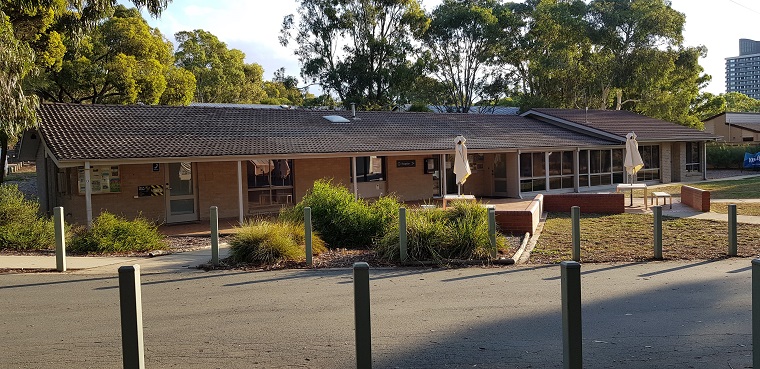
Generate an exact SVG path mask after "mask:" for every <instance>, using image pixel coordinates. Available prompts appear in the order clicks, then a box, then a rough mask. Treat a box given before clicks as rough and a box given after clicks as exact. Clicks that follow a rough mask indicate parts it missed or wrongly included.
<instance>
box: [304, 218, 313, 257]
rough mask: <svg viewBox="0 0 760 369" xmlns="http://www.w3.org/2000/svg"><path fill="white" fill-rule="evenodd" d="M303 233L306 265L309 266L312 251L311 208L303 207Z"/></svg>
mask: <svg viewBox="0 0 760 369" xmlns="http://www.w3.org/2000/svg"><path fill="white" fill-rule="evenodd" d="M303 234H304V242H305V245H304V251H305V252H306V265H308V266H311V265H312V264H313V260H312V257H313V255H314V252H313V251H312V248H311V242H312V239H311V208H310V207H308V206H307V207H305V208H303Z"/></svg>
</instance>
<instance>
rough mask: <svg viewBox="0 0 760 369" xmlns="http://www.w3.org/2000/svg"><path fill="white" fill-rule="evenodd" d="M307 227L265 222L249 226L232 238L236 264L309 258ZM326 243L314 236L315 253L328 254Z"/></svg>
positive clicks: (241, 229) (251, 222)
mask: <svg viewBox="0 0 760 369" xmlns="http://www.w3.org/2000/svg"><path fill="white" fill-rule="evenodd" d="M305 249H306V235H305V231H304V225H303V223H300V224H299V223H295V222H287V221H278V222H272V221H268V220H262V221H258V222H253V221H249V222H246V223H245V224H244V225H243V226H242V227H240V229H239V231H238V232H237V233H236V234H235V235H234V236H233V237H232V241H231V242H230V250H231V257H232V260H234V261H237V262H244V263H269V264H271V263H276V262H280V261H298V260H303V259H304V258H306V253H305ZM326 250H327V249H326V248H325V243H324V241H322V239H321V238H320V237H319V234H317V233H316V232H314V233H312V253H313V254H315V255H318V254H321V253H323V252H325V251H326Z"/></svg>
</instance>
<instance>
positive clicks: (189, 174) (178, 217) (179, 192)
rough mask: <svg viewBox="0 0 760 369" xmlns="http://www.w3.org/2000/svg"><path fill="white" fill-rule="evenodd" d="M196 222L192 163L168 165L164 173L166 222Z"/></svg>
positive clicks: (196, 213)
mask: <svg viewBox="0 0 760 369" xmlns="http://www.w3.org/2000/svg"><path fill="white" fill-rule="evenodd" d="M194 220H198V212H197V210H196V206H195V190H194V181H193V164H192V163H169V165H168V170H167V171H166V222H167V223H178V222H190V221H194Z"/></svg>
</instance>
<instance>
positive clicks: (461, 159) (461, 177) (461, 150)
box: [454, 136, 471, 196]
mask: <svg viewBox="0 0 760 369" xmlns="http://www.w3.org/2000/svg"><path fill="white" fill-rule="evenodd" d="M466 141H467V139H465V138H464V137H463V136H457V137H456V138H455V139H454V144H455V147H454V151H455V153H454V154H455V156H454V174H455V175H456V176H457V195H460V196H461V195H462V185H463V184H464V182H465V181H467V177H469V176H470V174H471V172H470V163H468V162H467V146H465V145H464V143H465V142H466Z"/></svg>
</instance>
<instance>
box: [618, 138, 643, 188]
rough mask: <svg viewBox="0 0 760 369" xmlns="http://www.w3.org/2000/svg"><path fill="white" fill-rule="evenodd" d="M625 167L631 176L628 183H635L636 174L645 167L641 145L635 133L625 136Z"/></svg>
mask: <svg viewBox="0 0 760 369" xmlns="http://www.w3.org/2000/svg"><path fill="white" fill-rule="evenodd" d="M623 166H624V167H625V171H626V173H628V176H630V181H629V182H628V183H633V182H635V181H636V172H638V171H639V169H641V168H643V167H644V160H641V154H639V143H638V142H636V134H635V133H633V132H631V133H629V134H627V135H626V136H625V160H623Z"/></svg>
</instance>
